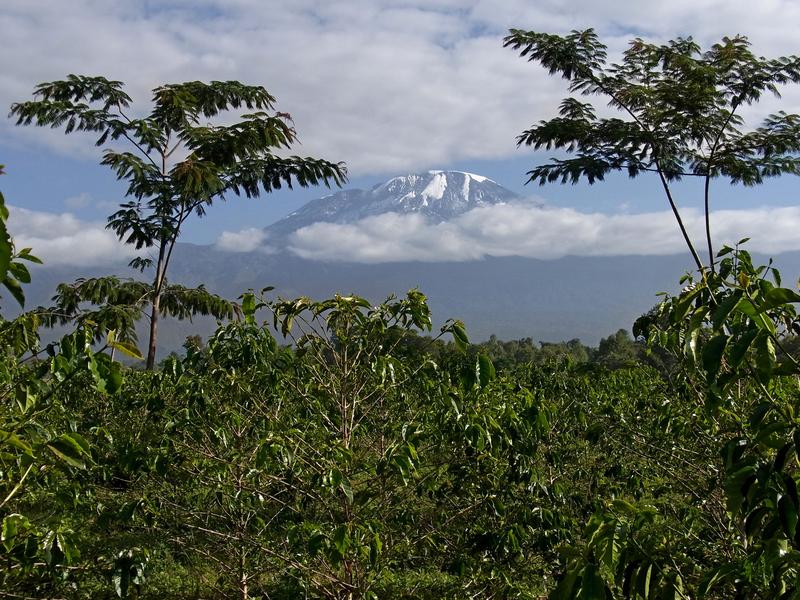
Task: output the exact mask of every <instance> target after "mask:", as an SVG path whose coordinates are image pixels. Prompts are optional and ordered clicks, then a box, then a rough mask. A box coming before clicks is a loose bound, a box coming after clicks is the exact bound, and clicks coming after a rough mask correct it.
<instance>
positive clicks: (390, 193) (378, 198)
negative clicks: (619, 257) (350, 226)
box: [267, 171, 521, 240]
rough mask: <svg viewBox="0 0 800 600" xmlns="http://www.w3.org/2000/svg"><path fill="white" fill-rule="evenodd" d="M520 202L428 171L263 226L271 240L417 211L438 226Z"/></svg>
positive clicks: (485, 181)
mask: <svg viewBox="0 0 800 600" xmlns="http://www.w3.org/2000/svg"><path fill="white" fill-rule="evenodd" d="M515 201H521V198H520V197H519V196H518V195H517V194H515V193H514V192H512V191H511V190H507V189H506V188H504V187H502V186H501V185H498V184H497V183H495V182H494V181H492V180H491V179H489V178H487V177H483V176H481V175H475V174H473V173H464V172H462V171H427V172H425V173H417V174H412V175H403V176H400V177H393V178H392V179H390V180H389V181H386V182H384V183H380V184H378V185H376V186H375V187H373V188H372V189H370V190H359V189H351V190H343V191H341V192H336V193H335V194H330V195H328V196H325V197H323V198H319V199H317V200H312V201H311V202H309V203H308V204H306V205H305V206H303V207H302V208H300V209H299V210H296V211H295V212H293V213H292V214H290V215H289V216H287V217H285V218H284V219H281V220H280V221H277V222H276V223H274V224H272V225H270V226H269V227H267V232H268V235H269V238H270V239H271V240H276V239H280V238H282V237H283V236H286V235H288V234H290V233H292V232H293V231H296V230H298V229H300V228H302V227H306V226H308V225H312V224H313V223H319V222H327V223H354V222H356V221H358V220H359V219H363V218H365V217H369V216H373V215H379V214H383V213H388V212H395V213H401V214H408V213H419V214H421V215H424V216H425V217H426V218H427V219H428V220H430V221H432V222H435V223H438V222H441V221H447V220H449V219H452V218H453V217H456V216H458V215H461V214H463V213H465V212H467V211H469V210H472V209H473V208H477V207H479V206H487V205H490V204H500V203H508V202H515Z"/></svg>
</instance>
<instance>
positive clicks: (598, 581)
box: [578, 563, 606, 600]
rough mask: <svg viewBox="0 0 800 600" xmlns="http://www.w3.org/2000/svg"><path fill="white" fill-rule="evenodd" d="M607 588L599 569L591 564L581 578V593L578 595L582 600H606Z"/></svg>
mask: <svg viewBox="0 0 800 600" xmlns="http://www.w3.org/2000/svg"><path fill="white" fill-rule="evenodd" d="M605 597H606V588H605V585H604V584H603V578H602V577H600V573H599V572H598V570H597V567H596V566H595V565H594V564H592V563H589V564H588V565H586V567H585V568H584V570H583V577H581V591H580V593H579V594H578V598H579V599H580V600H605Z"/></svg>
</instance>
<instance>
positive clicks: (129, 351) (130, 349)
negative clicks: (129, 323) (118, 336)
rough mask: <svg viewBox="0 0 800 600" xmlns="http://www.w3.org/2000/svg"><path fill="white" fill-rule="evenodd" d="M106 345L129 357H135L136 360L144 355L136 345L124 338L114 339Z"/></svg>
mask: <svg viewBox="0 0 800 600" xmlns="http://www.w3.org/2000/svg"><path fill="white" fill-rule="evenodd" d="M108 345H109V346H110V347H112V348H114V349H115V350H119V351H120V352H122V353H123V354H125V355H126V356H130V357H131V358H135V359H137V360H143V359H144V356H142V353H141V352H140V351H139V349H138V348H137V347H136V344H134V343H133V342H129V341H125V340H115V341H111V342H109V343H108Z"/></svg>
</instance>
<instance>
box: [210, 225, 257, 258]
mask: <svg viewBox="0 0 800 600" xmlns="http://www.w3.org/2000/svg"><path fill="white" fill-rule="evenodd" d="M266 237H267V234H266V233H265V232H264V230H263V229H258V228H256V227H250V228H248V229H242V230H241V231H223V232H222V233H221V234H220V236H219V237H218V238H217V243H216V246H217V248H219V249H220V250H225V251H226V252H253V251H254V250H258V249H259V248H260V247H261V246H262V244H263V242H264V240H265V239H266Z"/></svg>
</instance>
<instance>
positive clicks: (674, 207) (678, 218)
mask: <svg viewBox="0 0 800 600" xmlns="http://www.w3.org/2000/svg"><path fill="white" fill-rule="evenodd" d="M658 176H659V178H660V179H661V185H662V186H663V187H664V193H666V195H667V200H668V201H669V206H670V208H671V209H672V214H673V215H675V220H676V221H678V227H679V228H680V230H681V234H682V235H683V240H684V241H685V242H686V245H687V246H688V247H689V252H691V254H692V258H693V259H694V262H695V264H696V265H697V269H698V270H699V271H700V272H702V271H703V261H702V260H700V256H699V255H698V254H697V250H695V249H694V244H692V240H691V238H690V237H689V233H688V232H687V231H686V227H685V226H684V224H683V219H682V218H681V213H680V211H679V210H678V206H677V205H676V204H675V200H674V199H673V197H672V192H671V191H670V189H669V184H668V183H667V178H666V177H665V176H664V173H663V172H662V171H661V167H659V168H658Z"/></svg>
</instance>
